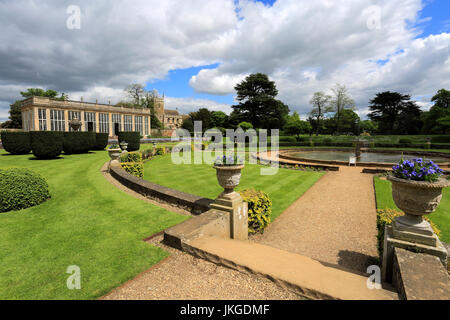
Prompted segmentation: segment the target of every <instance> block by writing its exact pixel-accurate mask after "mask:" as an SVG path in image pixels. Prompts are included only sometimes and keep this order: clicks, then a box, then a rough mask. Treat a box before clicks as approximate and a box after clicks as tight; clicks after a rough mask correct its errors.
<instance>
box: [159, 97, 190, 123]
mask: <svg viewBox="0 0 450 320" xmlns="http://www.w3.org/2000/svg"><path fill="white" fill-rule="evenodd" d="M155 113H156V116H157V117H158V119H159V121H161V123H162V124H163V125H164V129H170V130H174V129H177V128H180V127H181V125H182V124H183V120H184V119H185V117H186V116H185V115H182V114H180V113H179V112H178V109H177V110H166V109H165V108H164V97H162V98H159V97H158V98H155Z"/></svg>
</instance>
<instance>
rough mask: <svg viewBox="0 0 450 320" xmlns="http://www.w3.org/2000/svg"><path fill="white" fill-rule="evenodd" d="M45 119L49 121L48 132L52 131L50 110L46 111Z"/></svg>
mask: <svg viewBox="0 0 450 320" xmlns="http://www.w3.org/2000/svg"><path fill="white" fill-rule="evenodd" d="M45 118H46V119H47V131H51V130H52V120H51V119H50V109H48V108H47V109H45Z"/></svg>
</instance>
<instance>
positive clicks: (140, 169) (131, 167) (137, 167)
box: [120, 162, 144, 178]
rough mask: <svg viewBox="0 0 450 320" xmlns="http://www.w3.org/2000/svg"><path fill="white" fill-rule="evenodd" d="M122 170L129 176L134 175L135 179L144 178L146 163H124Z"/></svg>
mask: <svg viewBox="0 0 450 320" xmlns="http://www.w3.org/2000/svg"><path fill="white" fill-rule="evenodd" d="M120 165H121V166H122V169H124V170H125V171H126V172H128V173H129V174H132V175H133V176H135V177H138V178H143V177H144V163H142V162H122V163H121V164H120Z"/></svg>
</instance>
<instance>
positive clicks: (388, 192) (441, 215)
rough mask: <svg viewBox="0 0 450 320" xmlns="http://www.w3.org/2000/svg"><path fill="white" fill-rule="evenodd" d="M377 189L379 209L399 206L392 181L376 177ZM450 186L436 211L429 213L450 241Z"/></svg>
mask: <svg viewBox="0 0 450 320" xmlns="http://www.w3.org/2000/svg"><path fill="white" fill-rule="evenodd" d="M374 182H375V190H376V196H377V208H378V209H396V210H399V209H398V208H397V206H396V205H395V203H394V200H393V199H392V187H391V183H390V182H389V181H387V180H381V179H380V178H378V177H374ZM449 213H450V188H446V189H444V191H443V197H442V201H441V203H440V204H439V206H438V208H437V209H436V211H435V212H433V213H432V214H430V215H428V217H429V218H430V219H431V220H432V221H433V222H434V223H435V224H436V225H437V226H438V228H439V229H440V230H441V240H442V241H444V242H450V215H449Z"/></svg>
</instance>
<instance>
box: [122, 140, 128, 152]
mask: <svg viewBox="0 0 450 320" xmlns="http://www.w3.org/2000/svg"><path fill="white" fill-rule="evenodd" d="M120 149H122V152H127V149H128V143H127V142H125V141H122V142H121V143H120Z"/></svg>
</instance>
